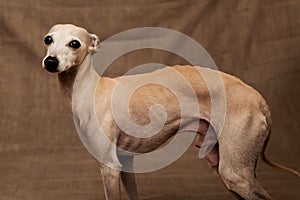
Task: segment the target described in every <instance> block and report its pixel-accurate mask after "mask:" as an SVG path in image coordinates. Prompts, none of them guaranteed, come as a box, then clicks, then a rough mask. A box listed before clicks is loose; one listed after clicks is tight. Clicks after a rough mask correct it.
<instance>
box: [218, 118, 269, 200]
mask: <svg viewBox="0 0 300 200" xmlns="http://www.w3.org/2000/svg"><path fill="white" fill-rule="evenodd" d="M256 117H257V116H256ZM258 118H259V117H258ZM258 118H256V119H253V118H252V119H251V117H249V118H247V120H245V119H242V120H240V121H239V120H238V126H237V125H234V126H231V125H226V126H224V129H223V132H222V134H221V136H220V138H219V153H220V154H219V155H220V162H219V169H218V170H219V175H220V178H221V179H222V180H223V182H224V183H225V185H226V187H227V188H228V189H229V190H230V191H231V192H233V193H236V194H237V196H239V197H241V198H242V199H247V200H262V199H264V200H270V199H272V198H271V197H270V196H269V194H268V193H267V192H266V191H265V190H264V188H263V187H262V186H261V184H260V183H259V182H258V180H257V179H256V174H255V169H256V163H257V160H258V157H259V155H260V153H261V151H262V148H263V145H264V142H265V140H266V138H267V135H268V130H267V129H268V127H267V125H266V123H265V120H263V119H264V118H261V119H258Z"/></svg>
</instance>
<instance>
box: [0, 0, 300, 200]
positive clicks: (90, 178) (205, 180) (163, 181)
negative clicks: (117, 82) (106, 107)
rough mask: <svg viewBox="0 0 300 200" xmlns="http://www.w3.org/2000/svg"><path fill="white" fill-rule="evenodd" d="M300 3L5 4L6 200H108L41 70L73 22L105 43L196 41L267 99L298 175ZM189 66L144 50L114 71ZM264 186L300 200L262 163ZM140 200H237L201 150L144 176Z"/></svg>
mask: <svg viewBox="0 0 300 200" xmlns="http://www.w3.org/2000/svg"><path fill="white" fill-rule="evenodd" d="M299 10H300V2H299V1H296V0H285V1H283V0H273V1H271V0H266V1H260V0H248V1H247V0H241V1H236V0H227V1H214V0H211V1H209V0H203V1H202V0H201V1H197V0H185V1H179V0H174V1H170V0H149V1H146V0H127V1H121V0H110V1H109V0H102V1H81V0H72V1H63V0H51V1H46V0H28V1H23V0H0V27H1V28H0V63H1V66H0V93H1V99H0V200H4V199H5V200H12V199H20V200H35V199H51V200H52V199H53V200H54V199H65V200H66V199H72V200H75V199H76V200H78V199H91V200H92V199H103V198H104V195H103V189H102V182H101V177H100V173H99V170H98V167H97V163H96V161H94V160H93V159H92V158H91V157H90V155H89V154H88V153H87V152H86V150H85V149H84V148H83V146H82V144H81V142H80V140H79V139H78V137H77V133H76V132H75V129H74V126H73V122H72V117H71V115H70V113H69V112H68V111H67V110H66V108H65V106H64V105H63V103H62V98H61V96H60V93H59V90H58V83H57V78H56V76H55V75H53V74H49V73H47V72H45V71H44V70H42V68H41V61H42V58H43V56H44V53H45V49H44V46H43V35H44V34H45V33H46V32H47V31H48V29H49V28H50V27H51V26H52V25H54V24H56V23H74V24H77V25H80V26H83V27H86V28H87V29H88V30H89V31H91V32H93V33H96V34H97V35H98V36H99V37H100V38H101V39H102V40H104V39H106V38H108V37H110V36H112V35H114V34H117V33H120V32H122V31H125V30H128V29H132V28H138V27H144V26H154V27H165V28H170V29H174V30H177V31H180V32H182V33H185V34H187V35H188V36H190V37H192V38H194V39H195V40H196V41H198V42H199V43H200V44H202V45H203V46H204V47H205V48H206V50H207V51H208V52H209V53H210V54H211V56H212V58H213V59H214V61H215V62H216V64H217V65H218V67H219V69H220V70H222V71H225V72H228V73H230V74H233V75H236V76H238V77H240V78H241V79H242V80H244V81H245V82H246V83H248V84H250V85H252V86H253V87H255V88H256V89H257V90H258V91H260V92H261V93H262V95H263V96H264V97H265V98H266V99H267V101H268V103H269V105H270V108H271V111H272V115H273V124H274V126H273V136H272V139H271V142H270V145H269V149H268V155H269V157H270V158H271V159H273V160H275V161H277V162H280V163H282V164H284V165H286V166H289V167H292V168H295V169H298V170H300V160H299V153H300V146H299V144H300V143H299V140H300V134H299V130H300V123H299V121H300V104H299V101H300V95H299V93H300V85H299V84H300V66H299V64H300V48H299V47H300V14H299ZM149 62H159V63H164V64H167V65H172V64H178V63H179V64H180V63H183V61H182V60H180V59H179V58H178V57H176V56H174V55H171V54H168V53H165V52H157V51H150V50H145V51H137V52H133V53H130V54H128V55H126V56H123V57H121V58H120V59H118V60H117V61H116V62H115V63H114V64H113V65H112V66H111V67H110V68H109V69H108V70H107V72H106V75H108V76H117V75H121V74H123V73H124V72H126V71H127V70H128V69H130V68H132V67H133V66H136V65H138V64H144V63H149ZM258 178H259V180H260V181H261V182H262V183H263V185H264V186H265V188H266V189H267V190H268V191H269V192H270V194H271V195H272V196H274V198H275V199H295V200H296V199H300V191H299V180H298V179H296V178H294V177H293V176H290V175H288V174H285V173H283V172H281V171H278V170H276V169H272V168H270V167H268V166H266V165H264V164H261V162H260V164H259V169H258ZM138 185H139V191H140V194H141V197H142V199H153V200H154V199H156V200H160V199H173V200H174V199H209V200H212V199H218V200H219V199H233V197H232V196H231V195H230V193H229V192H227V191H226V189H225V187H223V185H222V183H221V182H220V181H219V180H218V179H217V178H216V177H215V176H214V175H212V174H211V173H210V172H209V170H208V168H207V166H206V162H205V161H204V160H199V159H198V158H197V149H195V148H194V147H192V148H191V149H190V150H189V153H187V154H185V155H184V156H183V157H182V158H181V159H179V160H178V161H177V162H175V163H174V164H172V165H171V166H169V167H167V168H165V169H163V170H160V171H157V172H153V173H148V174H140V175H138Z"/></svg>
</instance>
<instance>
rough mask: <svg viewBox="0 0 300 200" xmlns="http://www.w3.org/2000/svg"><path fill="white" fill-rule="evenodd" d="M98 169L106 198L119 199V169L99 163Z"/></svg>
mask: <svg viewBox="0 0 300 200" xmlns="http://www.w3.org/2000/svg"><path fill="white" fill-rule="evenodd" d="M100 170H101V175H102V180H103V186H104V193H105V198H106V200H120V199H121V192H120V171H119V170H116V169H113V168H110V167H107V166H105V165H101V166H100Z"/></svg>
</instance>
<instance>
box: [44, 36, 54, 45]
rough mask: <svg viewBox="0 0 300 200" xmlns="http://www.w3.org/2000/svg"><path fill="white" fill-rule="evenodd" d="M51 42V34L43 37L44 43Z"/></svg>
mask: <svg viewBox="0 0 300 200" xmlns="http://www.w3.org/2000/svg"><path fill="white" fill-rule="evenodd" d="M52 42H53V39H52V37H51V36H49V35H48V36H46V37H45V39H44V43H45V44H46V45H49V44H51V43H52Z"/></svg>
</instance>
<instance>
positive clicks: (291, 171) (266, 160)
mask: <svg viewBox="0 0 300 200" xmlns="http://www.w3.org/2000/svg"><path fill="white" fill-rule="evenodd" d="M270 137H271V128H270V129H269V134H268V137H267V139H266V141H265V143H264V146H263V149H262V153H261V158H262V160H263V161H264V162H265V163H267V164H268V165H270V166H272V167H275V168H278V169H281V170H284V171H286V172H289V173H291V174H293V175H295V176H297V177H298V178H300V173H299V172H297V171H296V170H293V169H290V168H288V167H285V166H282V165H279V164H277V163H274V162H273V161H270V160H269V159H268V158H267V157H266V154H265V151H266V149H267V146H268V143H269V141H270Z"/></svg>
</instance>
